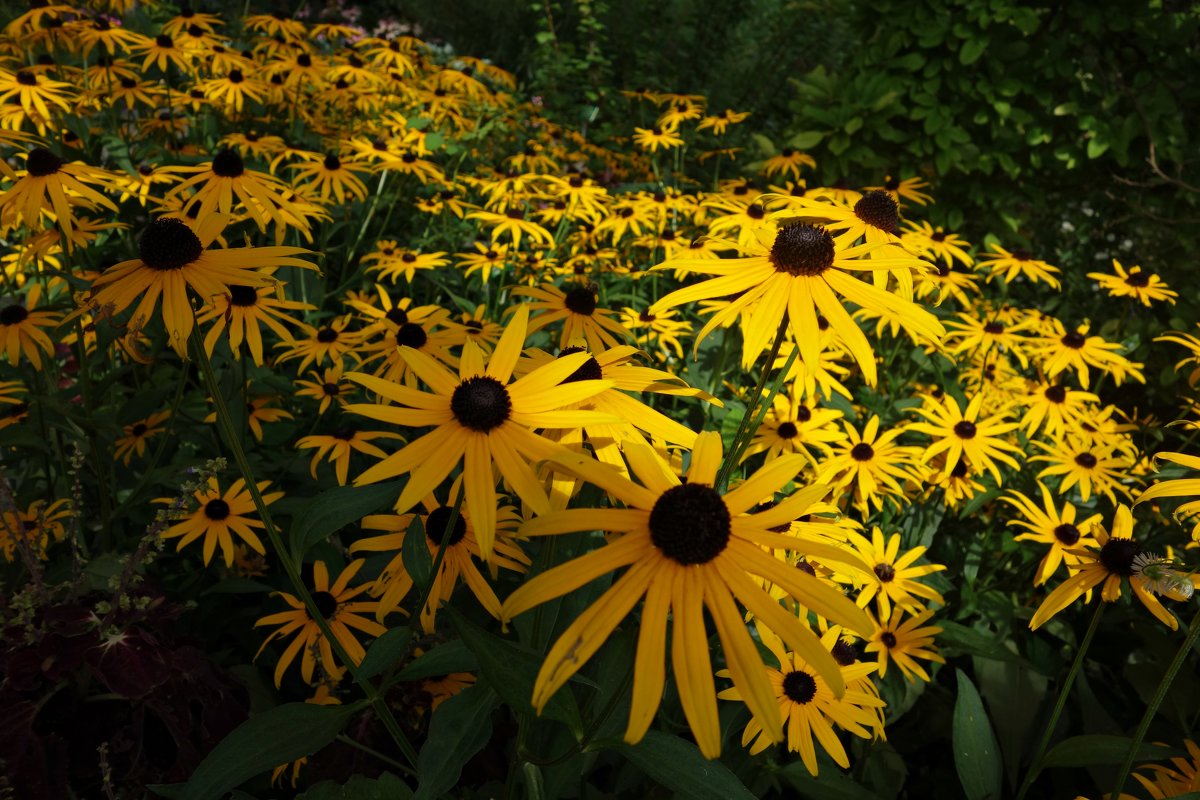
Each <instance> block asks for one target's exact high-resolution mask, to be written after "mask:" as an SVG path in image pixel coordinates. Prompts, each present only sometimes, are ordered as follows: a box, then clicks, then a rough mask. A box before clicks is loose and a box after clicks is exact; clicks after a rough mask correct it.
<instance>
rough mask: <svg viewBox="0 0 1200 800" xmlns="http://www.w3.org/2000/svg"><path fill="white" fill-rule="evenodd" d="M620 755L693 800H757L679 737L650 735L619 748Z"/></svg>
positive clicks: (725, 770) (719, 765) (725, 769)
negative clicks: (635, 742)
mask: <svg viewBox="0 0 1200 800" xmlns="http://www.w3.org/2000/svg"><path fill="white" fill-rule="evenodd" d="M612 749H613V750H615V751H616V752H618V753H620V754H621V755H622V756H624V757H625V758H627V759H628V760H629V761H631V762H633V764H634V765H636V766H637V767H638V768H639V769H641V770H642V772H645V773H646V774H647V775H649V776H650V777H651V778H653V779H654V780H655V781H656V782H658V783H660V784H662V785H663V786H665V787H666V788H668V789H670V790H671V791H672V792H675V794H677V795H679V796H681V797H687V798H689V800H703V798H711V800H738V798H743V799H744V800H751V798H753V797H754V795H753V794H751V793H750V791H749V790H748V789H746V787H745V786H743V785H742V782H741V781H740V780H738V778H737V776H736V775H734V774H733V773H732V772H731V771H730V770H729V768H728V767H726V766H725V765H724V764H722V763H721V762H720V761H709V760H708V759H707V758H705V757H704V756H703V755H701V754H700V748H698V747H696V745H694V744H692V743H691V742H688V741H684V740H683V739H680V738H679V737H677V736H671V735H669V734H666V733H660V732H659V731H648V732H647V733H646V736H645V737H644V738H643V739H642V740H641V741H640V742H638V743H637V744H632V745H631V744H618V745H615V746H614V747H613V748H612Z"/></svg>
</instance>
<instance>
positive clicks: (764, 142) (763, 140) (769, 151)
mask: <svg viewBox="0 0 1200 800" xmlns="http://www.w3.org/2000/svg"><path fill="white" fill-rule="evenodd" d="M750 138H751V139H753V140H754V143H755V144H757V145H758V149H759V150H761V151H762V154H763V155H764V156H767V157H768V158H769V157H771V156H773V155H775V144H774V142H772V141H771V140H770V139H768V138H767V137H766V136H763V135H762V134H761V133H752V134H750Z"/></svg>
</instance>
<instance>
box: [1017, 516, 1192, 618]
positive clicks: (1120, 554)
mask: <svg viewBox="0 0 1200 800" xmlns="http://www.w3.org/2000/svg"><path fill="white" fill-rule="evenodd" d="M1093 531H1094V533H1095V536H1096V542H1097V543H1098V544H1099V545H1100V547H1099V549H1098V550H1079V551H1078V552H1077V555H1078V556H1079V566H1078V568H1077V569H1076V571H1075V573H1074V574H1073V575H1072V576H1071V577H1069V578H1067V579H1066V580H1065V581H1063V582H1062V583H1060V584H1059V585H1058V587H1057V588H1055V590H1054V591H1052V592H1051V593H1050V594H1048V595H1047V596H1046V599H1045V600H1043V601H1042V604H1041V605H1040V606H1038V609H1037V611H1035V612H1034V614H1033V619H1031V620H1029V627H1030V628H1031V629H1033V630H1037V629H1038V628H1040V627H1041V626H1042V625H1044V624H1046V622H1047V621H1048V620H1049V619H1050V618H1051V617H1053V616H1054V615H1056V614H1058V613H1059V612H1060V611H1062V610H1063V609H1065V608H1066V607H1067V606H1069V605H1071V604H1072V603H1074V602H1075V601H1076V600H1078V599H1079V598H1080V597H1082V596H1083V595H1085V594H1088V593H1089V592H1091V590H1092V589H1095V588H1096V587H1097V586H1100V585H1101V584H1104V586H1103V588H1102V590H1101V593H1100V596H1101V599H1102V600H1103V601H1104V602H1106V603H1112V602H1115V601H1116V600H1117V599H1118V598H1119V597H1120V596H1121V584H1122V583H1123V582H1124V581H1125V580H1126V579H1128V580H1129V587H1130V588H1131V589H1132V590H1133V595H1134V597H1136V598H1137V599H1138V600H1140V601H1141V603H1142V605H1144V606H1145V607H1146V610H1148V611H1149V612H1150V613H1151V614H1153V615H1154V616H1155V617H1157V618H1158V619H1159V621H1161V622H1162V623H1163V624H1164V625H1166V626H1167V627H1169V628H1170V629H1171V630H1177V629H1178V628H1179V621H1178V620H1177V619H1175V616H1174V615H1173V614H1171V612H1169V611H1167V610H1166V609H1165V608H1163V605H1162V603H1160V602H1159V600H1158V598H1157V597H1155V596H1154V594H1153V593H1152V592H1151V591H1149V589H1148V586H1149V585H1150V584H1152V583H1153V581H1152V580H1151V578H1149V577H1148V576H1146V575H1137V574H1135V572H1134V560H1135V559H1136V558H1137V557H1138V556H1139V555H1141V554H1142V552H1143V548H1142V545H1141V543H1140V542H1138V541H1137V540H1135V539H1134V538H1133V513H1132V512H1131V511H1130V510H1129V506H1127V505H1125V504H1124V503H1122V504H1121V505H1119V506H1117V511H1116V513H1115V514H1114V515H1113V523H1112V533H1111V535H1110V534H1109V532H1108V531H1106V530H1105V529H1104V526H1103V525H1101V524H1099V523H1097V524H1096V526H1095V527H1094V529H1093Z"/></svg>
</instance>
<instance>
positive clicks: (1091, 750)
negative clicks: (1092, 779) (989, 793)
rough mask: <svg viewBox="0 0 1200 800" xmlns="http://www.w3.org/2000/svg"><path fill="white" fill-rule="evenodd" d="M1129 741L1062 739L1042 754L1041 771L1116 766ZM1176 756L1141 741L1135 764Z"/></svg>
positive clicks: (1097, 736)
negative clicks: (1105, 765)
mask: <svg viewBox="0 0 1200 800" xmlns="http://www.w3.org/2000/svg"><path fill="white" fill-rule="evenodd" d="M1132 744H1133V739H1130V738H1128V737H1126V736H1109V735H1106V734H1099V733H1096V734H1089V735H1087V736H1072V737H1071V738H1070V739H1064V740H1063V741H1061V742H1059V743H1058V744H1056V745H1054V747H1052V748H1050V752H1049V753H1046V757H1045V758H1043V759H1042V769H1045V768H1046V767H1090V766H1092V765H1093V764H1120V763H1121V762H1122V761H1124V760H1125V754H1126V753H1128V752H1129V747H1130V746H1131V745H1132ZM1177 755H1180V751H1178V750H1175V749H1173V748H1170V747H1163V746H1162V745H1158V744H1151V743H1150V742H1142V746H1141V747H1140V748H1139V749H1138V751H1137V755H1136V756H1135V758H1134V760H1135V761H1162V760H1164V759H1167V758H1172V757H1173V756H1177Z"/></svg>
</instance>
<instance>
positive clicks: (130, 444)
mask: <svg viewBox="0 0 1200 800" xmlns="http://www.w3.org/2000/svg"><path fill="white" fill-rule="evenodd" d="M170 417H171V412H170V411H156V412H154V413H153V414H151V415H150V416H148V417H145V418H143V419H139V420H138V421H137V422H131V423H130V424H128V425H123V426H122V427H121V430H122V436H121V437H120V438H118V439H117V441H116V451H115V452H113V459H114V460H115V459H118V458H119V459H121V463H122V464H124V465H125V466H127V467H128V466H129V462H130V461H131V460H132V459H133V457H134V456H135V455H136V456H137V457H138V458H141V457H142V456H144V455H145V454H146V442H148V441H150V439H152V438H153V437H155V436H158V435H159V434H160V433H162V432H163V431H164V430H165V429H166V427H165V425H166V421H167V420H168V419H170Z"/></svg>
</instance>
